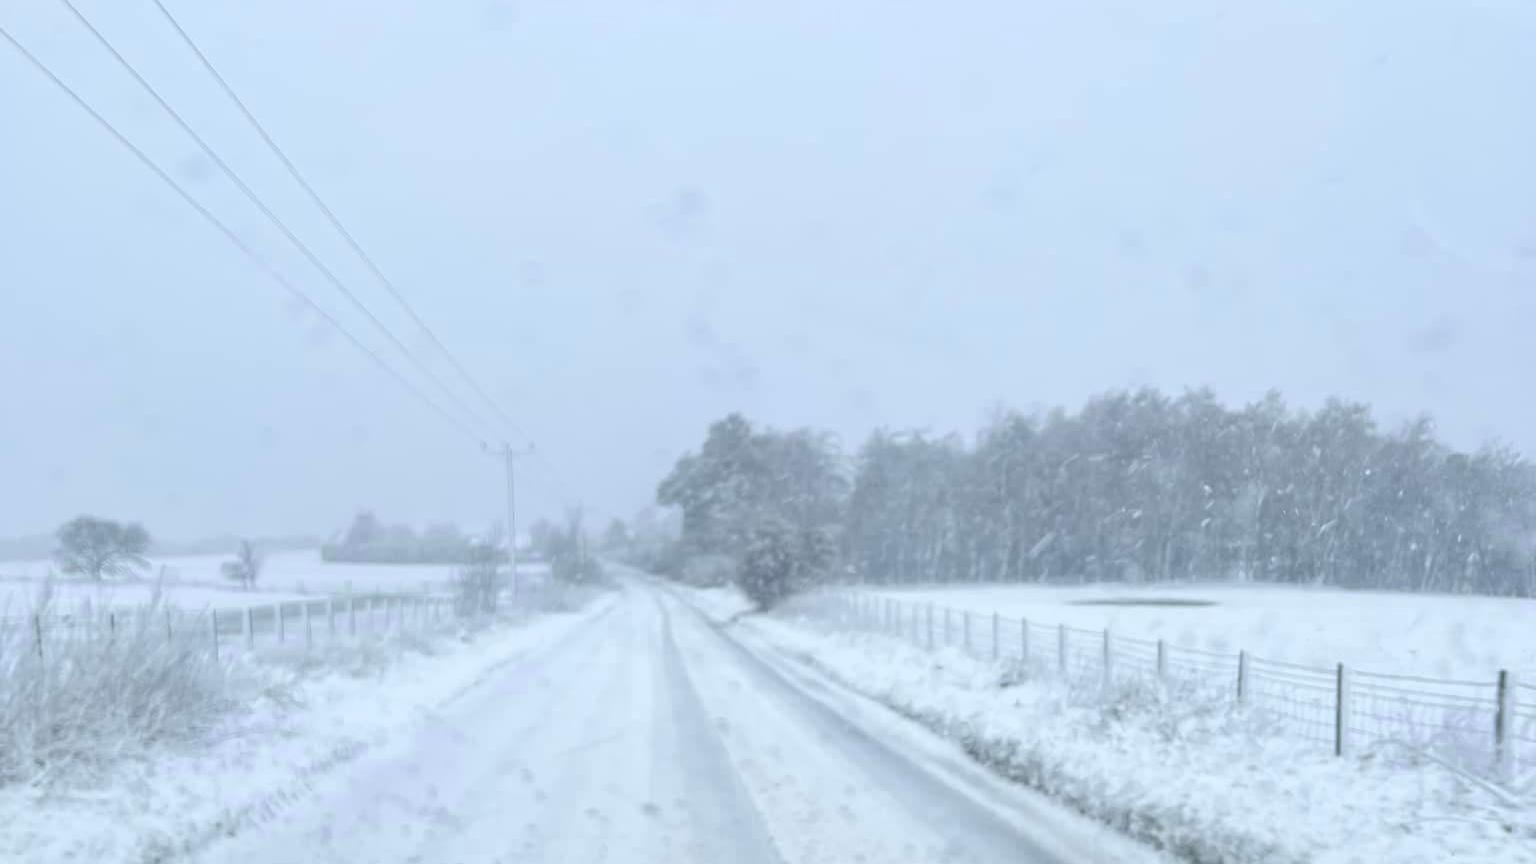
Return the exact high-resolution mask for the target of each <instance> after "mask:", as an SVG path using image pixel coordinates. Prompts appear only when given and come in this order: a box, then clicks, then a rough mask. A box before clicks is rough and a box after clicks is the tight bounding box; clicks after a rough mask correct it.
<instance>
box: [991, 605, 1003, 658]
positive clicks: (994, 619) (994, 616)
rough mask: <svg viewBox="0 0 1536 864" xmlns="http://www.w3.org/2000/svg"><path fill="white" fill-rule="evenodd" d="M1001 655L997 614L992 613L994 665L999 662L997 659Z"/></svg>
mask: <svg viewBox="0 0 1536 864" xmlns="http://www.w3.org/2000/svg"><path fill="white" fill-rule="evenodd" d="M1000 653H1001V651H1000V647H999V646H998V644H997V613H996V612H993V613H992V662H993V663H996V662H997V658H998V656H999V654H1000Z"/></svg>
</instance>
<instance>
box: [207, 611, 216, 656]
mask: <svg viewBox="0 0 1536 864" xmlns="http://www.w3.org/2000/svg"><path fill="white" fill-rule="evenodd" d="M208 629H209V630H210V631H212V634H213V662H215V663H217V662H219V610H217V609H209V610H208Z"/></svg>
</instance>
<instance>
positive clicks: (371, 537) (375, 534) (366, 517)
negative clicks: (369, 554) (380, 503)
mask: <svg viewBox="0 0 1536 864" xmlns="http://www.w3.org/2000/svg"><path fill="white" fill-rule="evenodd" d="M381 534H383V526H382V525H381V524H380V523H379V517H377V516H375V515H373V511H372V510H363V511H360V512H359V513H358V514H357V515H356V516H354V517H352V527H350V528H348V529H347V536H346V539H345V540H343V541H342V544H343V545H345V546H349V547H351V548H354V549H356V548H360V547H363V546H367V545H369V544H371V543H373V542H375V541H376V540H378V539H379V537H380V535H381Z"/></svg>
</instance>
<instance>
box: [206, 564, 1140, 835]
mask: <svg viewBox="0 0 1536 864" xmlns="http://www.w3.org/2000/svg"><path fill="white" fill-rule="evenodd" d="M622 594H623V596H622V599H621V600H620V601H619V602H618V603H616V604H614V605H613V606H612V607H611V609H610V610H609V611H608V612H606V613H605V614H602V615H599V616H597V617H595V618H594V619H593V621H592V623H591V625H590V626H586V627H583V628H580V629H578V630H576V631H575V632H573V633H572V634H571V635H568V636H566V637H565V638H563V639H561V640H560V641H557V642H554V643H552V644H549V645H547V646H545V647H544V648H543V649H542V650H540V651H538V652H536V653H534V654H532V655H529V656H527V657H524V658H522V659H521V660H520V661H519V662H516V663H513V664H509V665H507V666H505V667H503V668H501V669H499V670H498V671H497V672H495V673H494V674H493V675H491V676H488V677H487V678H486V680H484V681H483V682H482V683H481V684H480V685H479V686H477V687H475V688H473V689H471V690H469V691H468V692H466V693H465V694H464V695H463V696H462V697H460V698H459V699H457V700H456V701H454V702H452V703H450V704H449V705H448V706H447V707H445V708H443V709H442V710H441V711H440V712H439V713H438V714H437V715H436V716H434V717H433V718H432V720H431V722H429V723H426V724H423V725H422V726H421V727H420V731H419V732H418V733H417V734H414V735H412V736H409V738H407V739H405V740H401V741H399V742H396V743H394V744H392V745H389V746H386V747H382V748H379V749H378V750H377V751H376V752H374V753H373V754H371V755H370V756H369V757H366V758H364V759H363V760H360V761H359V763H357V764H356V765H354V766H352V767H350V768H349V769H348V770H346V771H345V772H344V773H340V774H338V775H336V776H332V777H330V778H327V779H326V780H323V781H320V782H318V783H317V784H316V786H315V788H314V790H313V792H314V794H313V795H312V796H310V797H307V798H306V799H304V800H300V801H297V802H295V803H294V804H293V805H292V806H290V807H288V808H287V809H286V810H285V811H284V812H282V813H281V814H278V815H277V818H275V819H273V820H272V821H271V822H269V823H267V824H265V825H264V826H262V827H260V828H256V829H252V830H251V831H250V832H248V833H244V834H241V835H239V836H236V837H234V838H230V839H228V840H225V841H222V842H220V843H216V844H214V845H213V846H211V847H209V848H207V849H205V850H204V851H203V852H202V854H201V856H200V857H199V859H198V860H199V861H202V862H205V864H226V862H227V864H250V862H262V864H318V862H349V864H364V862H367V864H372V862H379V864H396V862H398V864H405V862H419V864H491V862H523V861H529V862H602V861H606V862H625V864H632V862H633V864H639V862H708V864H717V862H725V864H768V862H855V861H857V862H866V864H882V862H903V864H911V862H940V861H943V862H1004V861H1007V862H1073V864H1076V862H1086V861H1150V860H1156V859H1155V858H1154V856H1153V855H1152V853H1150V852H1147V851H1145V850H1143V849H1141V848H1139V847H1135V846H1133V845H1131V844H1129V843H1128V842H1126V841H1124V840H1123V839H1121V838H1119V837H1117V836H1115V835H1113V834H1110V833H1109V832H1107V831H1105V830H1104V829H1102V828H1099V827H1097V826H1094V825H1091V824H1089V823H1087V822H1085V821H1083V820H1081V819H1080V818H1079V817H1077V816H1075V815H1074V814H1071V813H1067V812H1064V811H1061V810H1059V809H1057V808H1054V807H1052V806H1050V805H1047V804H1044V803H1042V802H1041V801H1040V800H1039V799H1038V798H1036V797H1034V796H1033V795H1031V794H1030V793H1027V792H1025V791H1023V790H1021V789H1018V788H1016V787H1013V786H1010V785H1008V784H1006V783H1003V782H1001V781H998V780H995V779H993V778H992V777H991V776H990V775H987V774H986V772H984V771H982V770H980V769H978V768H976V767H975V766H973V765H972V764H970V763H969V762H968V761H967V760H966V759H965V757H964V756H963V755H961V754H960V753H959V751H958V750H956V749H955V748H954V747H953V746H952V745H948V744H945V743H942V742H940V741H939V740H938V739H937V738H934V737H932V736H930V735H929V734H928V733H926V732H924V731H922V730H919V729H917V728H916V727H915V726H913V725H911V724H908V723H907V722H905V721H903V720H900V719H899V718H896V717H895V716H894V715H891V714H889V713H887V712H885V711H884V709H880V708H878V707H876V706H874V705H873V703H870V702H868V701H865V700H862V699H861V698H859V697H855V696H853V695H852V694H850V693H848V692H847V691H846V690H842V689H840V688H837V687H835V686H834V685H832V684H830V683H829V682H826V681H824V680H820V679H817V678H816V677H815V676H814V674H813V673H810V672H809V671H808V670H806V669H805V667H803V666H801V665H800V664H798V663H796V662H795V661H793V660H792V659H791V658H787V657H783V656H777V655H775V654H774V652H772V650H771V649H768V648H766V647H765V646H761V645H755V646H743V645H741V644H739V643H737V642H736V641H735V640H734V639H733V638H732V637H731V636H730V635H729V632H728V631H722V630H720V629H719V628H717V627H716V626H714V625H713V624H712V623H711V622H709V621H708V620H706V619H705V618H704V617H703V616H702V615H701V614H700V613H699V612H698V611H696V610H695V609H694V608H693V607H691V606H689V605H687V604H686V603H684V602H682V601H681V600H680V599H678V598H677V597H675V596H674V595H673V594H671V593H670V592H669V591H667V590H666V589H665V588H663V587H660V586H658V585H656V584H654V583H652V582H650V581H648V580H645V579H640V578H632V579H628V580H626V581H625V583H624V586H623V589H622Z"/></svg>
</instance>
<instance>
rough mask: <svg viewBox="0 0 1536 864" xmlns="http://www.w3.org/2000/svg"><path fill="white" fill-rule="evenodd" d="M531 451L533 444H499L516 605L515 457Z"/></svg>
mask: <svg viewBox="0 0 1536 864" xmlns="http://www.w3.org/2000/svg"><path fill="white" fill-rule="evenodd" d="M532 452H533V445H531V444H530V445H528V449H527V450H521V451H519V450H513V449H512V445H511V444H502V445H501V456H502V458H504V459H505V460H506V463H507V566H508V569H509V571H510V573H511V577H512V605H513V606H514V607H515V606H516V605H517V595H518V587H519V586H518V576H517V468H516V463H517V457H519V456H527V455H528V454H530V453H532Z"/></svg>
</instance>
